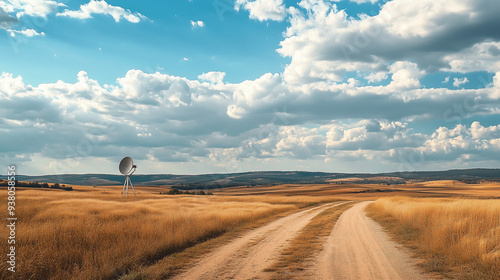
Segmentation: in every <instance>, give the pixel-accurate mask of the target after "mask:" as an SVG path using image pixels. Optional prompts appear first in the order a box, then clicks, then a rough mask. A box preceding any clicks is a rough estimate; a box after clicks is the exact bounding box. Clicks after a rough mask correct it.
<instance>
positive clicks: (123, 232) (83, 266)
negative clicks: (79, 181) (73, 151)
mask: <svg viewBox="0 0 500 280" xmlns="http://www.w3.org/2000/svg"><path fill="white" fill-rule="evenodd" d="M119 191H120V190H119V189H118V188H116V189H115V191H114V192H112V191H109V190H107V191H102V190H95V189H92V188H89V187H75V191H72V192H67V191H61V190H40V189H37V190H18V191H17V198H16V199H17V206H18V207H17V208H16V214H17V216H18V217H19V218H18V219H19V220H18V228H17V230H16V252H17V255H16V259H17V264H16V267H17V271H16V273H15V276H16V278H17V279H113V278H116V277H118V276H120V275H123V274H125V273H127V272H129V271H131V270H134V269H137V268H138V267H139V266H145V265H149V264H152V263H154V262H156V261H158V260H160V259H162V258H163V257H165V256H167V255H169V254H172V253H173V252H177V251H180V250H182V249H184V248H187V247H190V246H193V245H194V244H196V243H199V242H202V241H204V240H207V239H209V238H212V237H215V236H218V235H221V234H223V233H224V232H226V231H230V230H231V229H232V228H235V227H238V226H239V225H241V224H245V223H248V222H251V221H254V220H257V219H259V218H263V217H267V216H270V215H274V214H277V213H281V212H285V211H290V210H294V209H298V208H300V207H305V206H307V205H311V204H314V203H317V202H320V201H322V200H324V199H320V198H308V197H293V198H292V197H263V196H260V197H255V196H248V197H228V196H184V195H181V196H165V195H154V194H147V193H142V194H141V195H140V196H139V197H140V198H132V197H129V198H128V199H125V198H121V197H120V194H119ZM5 193H6V192H2V197H1V201H3V203H5V204H4V205H6V196H5ZM2 216H4V217H2V218H3V219H4V220H5V218H6V212H5V211H2ZM7 236H8V233H7V232H6V229H5V227H3V228H2V230H1V235H0V243H1V244H7V240H6V237H7ZM2 258H3V259H4V260H3V261H2V263H1V264H0V271H1V272H0V278H1V279H9V277H11V276H12V274H11V273H10V272H9V271H7V269H6V268H7V267H6V260H5V254H3V257H2Z"/></svg>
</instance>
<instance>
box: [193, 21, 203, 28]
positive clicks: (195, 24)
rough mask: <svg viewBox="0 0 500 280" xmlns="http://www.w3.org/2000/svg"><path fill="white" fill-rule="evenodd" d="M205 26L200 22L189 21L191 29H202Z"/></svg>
mask: <svg viewBox="0 0 500 280" xmlns="http://www.w3.org/2000/svg"><path fill="white" fill-rule="evenodd" d="M203 26H205V23H204V22H203V21H201V20H197V21H193V20H192V21H191V27H192V28H196V27H203Z"/></svg>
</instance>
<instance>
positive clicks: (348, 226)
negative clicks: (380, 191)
mask: <svg viewBox="0 0 500 280" xmlns="http://www.w3.org/2000/svg"><path fill="white" fill-rule="evenodd" d="M370 203H371V202H369V201H368V202H361V203H358V204H356V205H354V206H353V207H352V208H350V209H348V210H347V211H345V212H344V213H343V214H342V215H341V216H340V218H339V220H338V221H337V224H336V225H335V227H334V228H333V230H332V232H331V234H330V235H329V237H328V238H327V241H326V242H325V244H324V246H323V249H322V251H321V252H320V254H319V257H318V259H317V262H316V264H317V265H316V267H315V268H314V270H313V273H314V275H315V277H314V279H336V280H340V279H349V280H353V279H363V280H370V279H377V280H383V279H387V280H389V279H390V280H398V279H401V280H403V279H404V280H420V279H425V277H424V276H422V275H421V274H420V273H419V271H418V270H417V268H416V266H415V260H412V259H411V258H410V257H409V256H408V254H407V253H406V252H405V250H404V248H402V246H401V245H398V244H397V243H396V242H394V241H391V240H390V239H389V236H388V235H387V234H386V233H385V232H384V231H383V229H382V227H381V226H380V225H379V224H377V223H376V222H374V221H373V220H371V219H370V218H368V217H367V216H366V215H365V211H364V210H365V207H366V206H367V205H368V204H370Z"/></svg>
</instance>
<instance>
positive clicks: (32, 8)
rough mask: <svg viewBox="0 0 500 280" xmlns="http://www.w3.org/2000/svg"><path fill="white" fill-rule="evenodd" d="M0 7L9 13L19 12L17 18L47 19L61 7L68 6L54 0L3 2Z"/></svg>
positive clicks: (14, 0) (13, 0)
mask: <svg viewBox="0 0 500 280" xmlns="http://www.w3.org/2000/svg"><path fill="white" fill-rule="evenodd" d="M0 7H2V8H4V10H5V11H7V12H9V13H12V12H17V13H16V16H17V17H18V18H20V17H22V16H37V17H46V16H47V15H48V14H51V13H53V12H54V11H56V10H57V9H58V8H59V7H66V5H65V4H63V3H59V2H57V1H53V0H11V1H8V2H4V1H1V2H0Z"/></svg>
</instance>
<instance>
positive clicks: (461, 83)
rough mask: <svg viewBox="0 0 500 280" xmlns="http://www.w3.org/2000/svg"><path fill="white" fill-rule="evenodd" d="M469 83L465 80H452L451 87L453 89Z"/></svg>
mask: <svg viewBox="0 0 500 280" xmlns="http://www.w3.org/2000/svg"><path fill="white" fill-rule="evenodd" d="M468 82H469V79H467V78H461V79H460V78H453V86H454V87H460V86H461V85H465V84H466V83H468Z"/></svg>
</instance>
